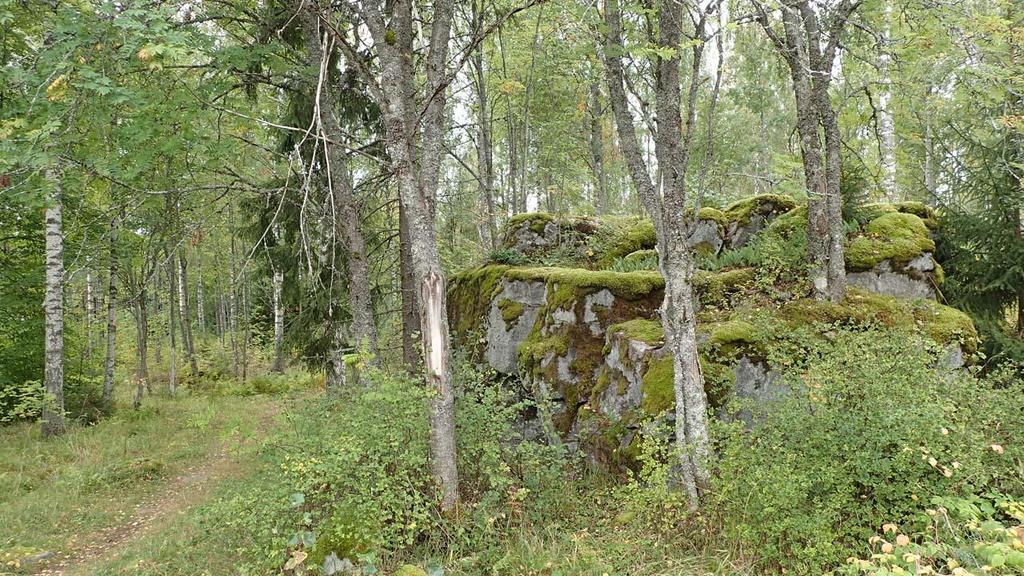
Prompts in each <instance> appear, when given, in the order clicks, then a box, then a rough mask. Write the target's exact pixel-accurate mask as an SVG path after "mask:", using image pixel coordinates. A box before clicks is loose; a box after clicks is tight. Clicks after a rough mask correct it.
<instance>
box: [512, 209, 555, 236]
mask: <svg viewBox="0 0 1024 576" xmlns="http://www.w3.org/2000/svg"><path fill="white" fill-rule="evenodd" d="M554 220H555V217H554V216H552V215H551V214H548V213H547V212H527V213H525V214H516V215H515V216H513V217H511V218H509V219H508V224H507V230H510V231H511V230H515V229H516V228H519V227H520V226H521V225H522V224H523V223H526V222H529V224H530V230H532V231H533V232H535V233H537V234H543V233H544V228H545V227H546V226H547V225H548V222H554Z"/></svg>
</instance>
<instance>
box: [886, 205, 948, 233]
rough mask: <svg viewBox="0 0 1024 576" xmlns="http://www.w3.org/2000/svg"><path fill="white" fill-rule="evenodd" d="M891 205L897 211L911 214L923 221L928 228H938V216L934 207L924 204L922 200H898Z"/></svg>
mask: <svg viewBox="0 0 1024 576" xmlns="http://www.w3.org/2000/svg"><path fill="white" fill-rule="evenodd" d="M893 207H894V208H895V209H896V211H897V212H903V213H905V214H913V215H914V216H917V217H918V218H920V219H921V221H922V222H924V225H925V226H927V227H928V229H929V230H938V229H939V216H938V213H936V212H935V209H934V208H932V207H931V206H928V205H926V204H925V203H924V202H899V203H897V204H893Z"/></svg>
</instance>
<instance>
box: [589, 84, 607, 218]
mask: <svg viewBox="0 0 1024 576" xmlns="http://www.w3.org/2000/svg"><path fill="white" fill-rule="evenodd" d="M588 109H589V112H590V139H589V140H590V142H589V143H590V169H591V171H592V172H593V174H594V210H595V211H596V212H597V214H598V215H599V216H600V215H603V214H605V213H607V211H608V184H607V180H606V179H605V174H604V133H603V128H602V126H601V88H600V87H599V86H598V85H597V83H596V82H594V83H592V84H591V85H590V105H589V106H588Z"/></svg>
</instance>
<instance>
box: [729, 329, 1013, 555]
mask: <svg viewBox="0 0 1024 576" xmlns="http://www.w3.org/2000/svg"><path fill="white" fill-rule="evenodd" d="M941 353H942V351H941V350H937V349H935V347H934V346H930V345H928V344H926V343H924V342H922V341H919V340H912V341H908V339H907V337H906V336H905V335H900V334H895V333H891V332H883V331H880V330H867V331H859V332H858V331H847V330H841V329H837V330H836V331H835V332H834V338H833V340H832V341H831V342H826V343H824V344H818V345H817V346H816V347H815V346H812V347H811V348H810V349H809V351H808V352H807V355H806V357H801V358H775V359H773V365H775V366H786V365H789V366H794V367H795V368H794V369H793V370H792V371H791V373H790V374H788V378H787V382H788V383H789V386H790V388H791V389H792V391H791V393H790V394H788V395H787V396H786V397H785V398H782V399H780V400H778V401H776V402H772V403H769V404H764V403H762V404H761V405H758V406H749V405H743V404H742V403H739V404H737V406H735V407H733V409H734V410H736V409H739V408H741V407H742V408H743V409H746V410H750V411H751V413H753V414H754V415H755V419H754V421H755V422H759V424H758V425H757V426H756V427H755V428H754V429H752V430H747V429H744V427H743V426H742V424H740V423H738V422H737V423H733V424H727V425H722V430H721V431H720V432H719V435H718V436H719V438H720V445H719V451H720V460H719V462H720V465H719V470H718V475H717V477H716V478H715V481H714V486H713V487H712V490H711V494H712V498H713V506H714V507H715V509H716V511H717V513H718V514H720V515H721V517H722V531H723V535H724V537H725V538H726V539H727V540H729V541H730V542H732V543H734V544H735V545H736V546H739V547H742V548H743V549H745V550H756V551H757V554H758V563H759V566H760V567H761V568H762V569H764V570H766V571H777V570H779V569H785V570H786V571H787V572H789V573H796V574H820V573H822V572H823V571H824V570H825V568H826V567H828V566H834V565H837V564H839V563H841V562H842V560H843V559H844V558H846V557H848V556H850V555H851V553H854V551H857V550H859V549H860V547H861V546H863V545H864V544H865V543H866V542H867V541H868V538H869V537H870V536H871V535H872V534H873V533H874V531H876V530H877V529H878V527H879V526H880V525H881V524H882V523H886V522H893V523H897V524H899V525H902V526H906V527H907V529H909V530H918V531H920V530H924V529H925V528H926V527H927V525H928V521H929V519H928V517H927V516H924V515H922V514H921V513H920V504H921V503H922V502H929V501H931V500H932V499H933V498H936V497H950V496H952V497H971V496H972V495H977V494H985V493H988V492H1000V493H1010V494H1012V493H1017V494H1021V493H1024V478H1022V476H1021V474H1020V468H1019V462H1020V459H1021V457H1022V455H1024V448H1022V447H1021V445H1020V444H1019V438H1020V437H1021V435H1022V433H1024V420H1022V419H1021V413H1022V410H1024V393H1022V392H1024V391H1022V389H1021V383H1020V382H1009V383H1008V382H1007V381H1005V380H1001V381H996V380H977V379H975V378H973V377H972V376H970V375H969V374H966V373H963V372H957V373H950V372H945V371H942V370H937V369H936V365H937V362H938V360H939V358H940V355H941ZM780 354H781V352H780ZM993 446H999V450H995V449H993Z"/></svg>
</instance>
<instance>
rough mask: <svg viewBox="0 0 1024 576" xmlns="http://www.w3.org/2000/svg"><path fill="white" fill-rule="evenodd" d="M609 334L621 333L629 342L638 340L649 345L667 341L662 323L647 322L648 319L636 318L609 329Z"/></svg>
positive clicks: (655, 321)
mask: <svg viewBox="0 0 1024 576" xmlns="http://www.w3.org/2000/svg"><path fill="white" fill-rule="evenodd" d="M608 333H609V334H615V333H621V334H622V335H623V336H625V337H626V338H627V339H629V340H637V341H640V342H646V343H648V344H658V343H660V342H664V341H665V331H664V330H663V329H662V327H661V322H658V321H657V320H647V319H646V318H634V319H632V320H628V321H626V322H622V323H620V324H614V325H612V326H610V327H609V328H608Z"/></svg>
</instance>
